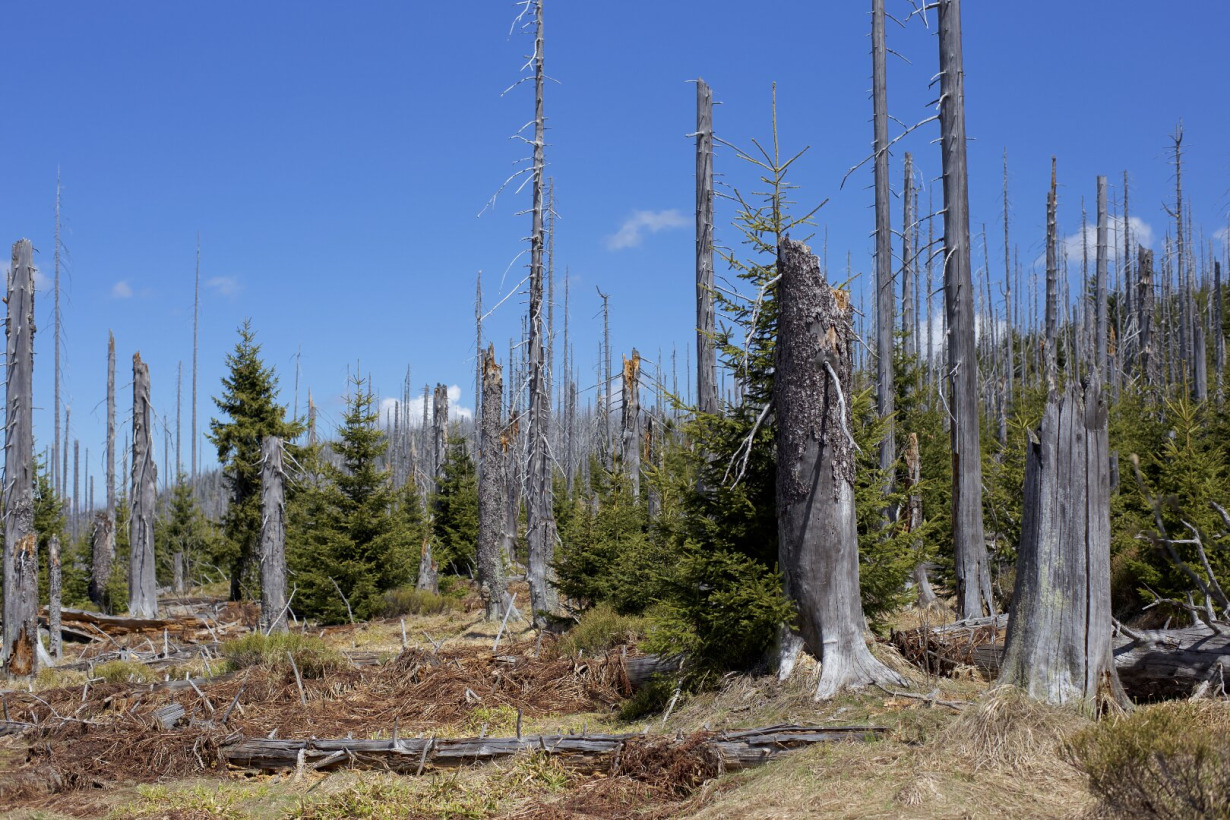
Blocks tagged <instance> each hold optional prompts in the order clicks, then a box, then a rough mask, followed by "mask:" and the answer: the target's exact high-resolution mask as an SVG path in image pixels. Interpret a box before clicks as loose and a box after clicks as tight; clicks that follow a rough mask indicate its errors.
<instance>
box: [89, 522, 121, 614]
mask: <svg viewBox="0 0 1230 820" xmlns="http://www.w3.org/2000/svg"><path fill="white" fill-rule="evenodd" d="M114 521H115V519H114V518H112V517H111V515H110V514H109V513H107V512H100V513H95V515H94V532H93V537H92V538H91V548H92V555H91V561H90V600H91V601H93V602H94V605H95V606H97V607H98V608H99V610H101V611H102V612H110V611H111V600H110V597H109V596H108V595H107V587H108V585H109V584H110V583H111V567H112V565H113V563H114V562H115V524H114Z"/></svg>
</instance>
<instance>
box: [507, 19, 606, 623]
mask: <svg viewBox="0 0 1230 820" xmlns="http://www.w3.org/2000/svg"><path fill="white" fill-rule="evenodd" d="M543 2H544V0H535V2H534V8H535V12H536V21H535V33H534V59H533V63H534V158H533V189H534V191H533V206H532V209H531V211H532V217H533V225H532V231H531V233H530V305H529V308H530V314H529V320H530V328H529V330H530V333H529V356H530V362H529V364H530V424H529V436H530V442H529V465H528V470H527V475H526V479H527V493H526V528H527V533H526V540H527V541H528V542H529V553H530V555H529V573H528V576H529V577H528V581H529V586H530V604H531V608H532V609H533V612H534V622H535V624H537V625H538V626H539V627H542V626H545V625H546V620H547V617H548V616H549V615H550V614H551V613H553V612H555V610H556V608H557V605H558V604H557V600H558V598H557V595H556V591H555V587H554V586H553V582H554V580H555V578H554V575H555V573H554V570H553V569H552V562H553V560H554V556H555V538H556V536H555V516H554V511H553V509H552V506H553V505H552V487H551V456H550V452H549V447H548V444H549V442H548V439H547V436H548V434H549V431H550V428H551V397H550V396H549V395H548V393H547V387H546V385H547V382H546V378H547V377H546V363H545V362H544V360H543V329H542V320H543V316H542V301H543V299H542V291H543V238H544V237H543V172H544V159H543V147H544V144H545V142H546V136H545V128H546V120H545V118H544V116H543V86H544V81H545V77H546V75H545V73H544V71H543V14H542V7H543ZM608 389H609V388H608Z"/></svg>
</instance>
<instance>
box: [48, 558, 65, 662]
mask: <svg viewBox="0 0 1230 820" xmlns="http://www.w3.org/2000/svg"><path fill="white" fill-rule="evenodd" d="M47 573H48V575H49V576H50V577H49V578H48V584H47V633H48V640H49V643H50V645H49V647H48V651H49V652H50V653H51V657H52V658H53V659H55V660H56V661H57V662H59V660H60V659H61V658H63V657H64V644H63V636H62V635H61V634H60V597H61V591H62V581H63V576H62V575H61V574H60V536H58V535H55V534H52V536H51V537H50V538H48V539H47Z"/></svg>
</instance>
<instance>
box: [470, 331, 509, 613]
mask: <svg viewBox="0 0 1230 820" xmlns="http://www.w3.org/2000/svg"><path fill="white" fill-rule="evenodd" d="M503 396H504V374H503V372H502V371H501V369H500V365H499V364H498V363H497V362H496V360H495V345H488V346H487V350H486V352H484V353H483V359H482V405H481V408H480V411H479V412H480V420H481V423H480V424H479V428H480V430H481V433H480V434H479V441H480V442H481V449H480V450H479V462H480V466H481V469H480V471H479V474H478V548H477V553H478V555H477V558H478V594H479V597H480V598H481V599H482V602H483V611H484V613H485V614H486V617H487V620H489V621H494V620H497V619H499V618H500V617H501V616H502V615H503V608H504V588H505V582H504V561H503V556H502V555H501V552H502V549H501V548H502V547H503V546H504V543H503V533H504V516H505V514H506V510H507V507H508V485H507V484H506V482H505V476H506V473H505V467H504V457H505V452H504V447H503V445H502V443H501V438H502V433H503V429H502V428H503V424H502V423H501V418H500V417H501V414H502V410H503Z"/></svg>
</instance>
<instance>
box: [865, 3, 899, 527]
mask: <svg viewBox="0 0 1230 820" xmlns="http://www.w3.org/2000/svg"><path fill="white" fill-rule="evenodd" d="M886 61H887V46H886V44H885V33H884V0H871V63H872V69H871V99H872V107H873V109H874V111H873V117H872V119H873V123H874V131H875V138H874V147H873V150H874V151H875V214H876V258H875V263H876V412H877V413H878V414H879V416H880V418H881V419H882V420H883V422H884V437H883V438H881V439H880V469H881V470H882V471H883V472H884V476H885V491H886V492H887V491H888V490H891V489H892V485H893V479H892V469H893V463H894V462H895V461H896V460H897V435H896V425H895V424H894V420H893V412H894V404H895V401H894V398H895V395H894V393H893V327H894V322H893V317H894V313H895V312H894V299H893V296H894V293H895V289H894V288H893V234H892V222H891V215H890V213H889V196H890V193H889V182H888V81H887V69H886V68H885V64H886ZM887 514H888V515H889V516H891V515H892V512H891V511H890V512H889V513H887Z"/></svg>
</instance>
